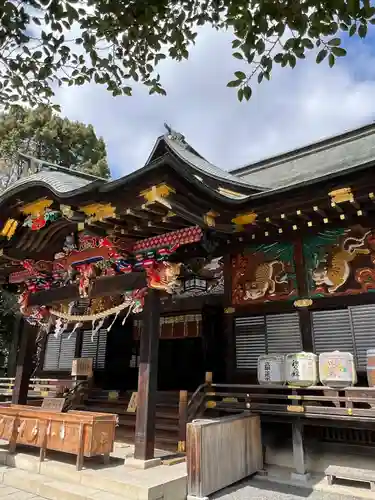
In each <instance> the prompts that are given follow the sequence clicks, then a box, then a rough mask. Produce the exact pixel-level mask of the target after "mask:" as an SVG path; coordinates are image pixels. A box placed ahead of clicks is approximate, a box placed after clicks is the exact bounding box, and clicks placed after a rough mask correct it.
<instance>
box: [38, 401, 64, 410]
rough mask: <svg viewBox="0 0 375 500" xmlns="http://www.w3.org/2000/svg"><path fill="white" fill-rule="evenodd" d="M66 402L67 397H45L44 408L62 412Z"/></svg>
mask: <svg viewBox="0 0 375 500" xmlns="http://www.w3.org/2000/svg"><path fill="white" fill-rule="evenodd" d="M64 404H65V398H44V399H43V403H42V410H51V411H57V412H61V411H62V409H63V407H64Z"/></svg>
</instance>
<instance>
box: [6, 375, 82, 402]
mask: <svg viewBox="0 0 375 500" xmlns="http://www.w3.org/2000/svg"><path fill="white" fill-rule="evenodd" d="M14 383H15V378H14V377H13V378H5V377H3V378H0V397H1V398H2V399H5V400H6V399H9V398H10V397H11V396H12V392H13V388H14ZM72 384H73V381H72V380H71V379H67V380H62V379H56V378H32V379H30V384H29V392H28V398H30V399H31V398H36V399H40V398H45V397H55V396H56V394H58V393H61V392H62V391H63V390H64V388H65V387H68V388H71V387H72Z"/></svg>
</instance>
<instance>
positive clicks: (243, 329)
mask: <svg viewBox="0 0 375 500" xmlns="http://www.w3.org/2000/svg"><path fill="white" fill-rule="evenodd" d="M265 333H266V329H265V319H264V316H247V317H243V318H236V319H235V339H236V366H237V369H238V370H253V369H256V367H257V364H258V357H259V356H260V355H261V354H264V353H265V352H266V335H265Z"/></svg>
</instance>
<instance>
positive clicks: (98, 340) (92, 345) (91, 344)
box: [81, 329, 107, 370]
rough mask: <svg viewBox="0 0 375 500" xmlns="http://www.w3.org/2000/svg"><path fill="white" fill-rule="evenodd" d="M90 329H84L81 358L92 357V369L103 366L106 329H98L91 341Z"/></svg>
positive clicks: (105, 348)
mask: <svg viewBox="0 0 375 500" xmlns="http://www.w3.org/2000/svg"><path fill="white" fill-rule="evenodd" d="M91 336H92V331H91V330H85V331H84V332H83V340H82V350H81V356H82V358H92V360H93V369H94V370H100V369H103V368H105V357H106V350H107V330H105V329H102V330H99V331H98V332H97V333H96V334H95V336H94V338H93V340H92V341H91Z"/></svg>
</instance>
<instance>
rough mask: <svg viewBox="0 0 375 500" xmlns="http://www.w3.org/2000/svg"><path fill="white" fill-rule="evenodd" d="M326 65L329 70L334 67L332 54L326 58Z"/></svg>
mask: <svg viewBox="0 0 375 500" xmlns="http://www.w3.org/2000/svg"><path fill="white" fill-rule="evenodd" d="M328 64H329V67H330V68H333V66H334V65H335V56H334V55H333V54H332V53H331V54H330V55H329V56H328Z"/></svg>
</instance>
